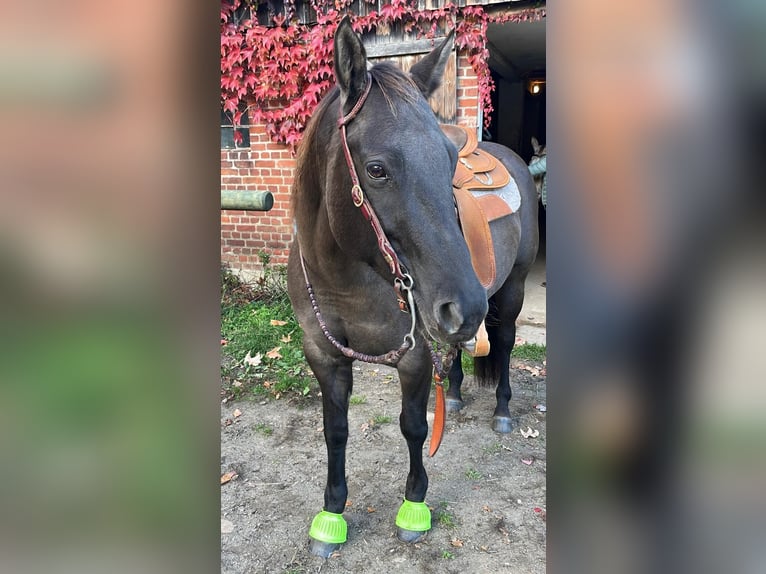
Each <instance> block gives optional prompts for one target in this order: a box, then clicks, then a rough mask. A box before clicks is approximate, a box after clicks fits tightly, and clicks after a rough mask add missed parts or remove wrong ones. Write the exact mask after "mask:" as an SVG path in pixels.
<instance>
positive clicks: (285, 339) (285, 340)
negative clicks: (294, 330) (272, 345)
mask: <svg viewBox="0 0 766 574" xmlns="http://www.w3.org/2000/svg"><path fill="white" fill-rule="evenodd" d="M279 340H280V341H282V342H283V343H289V342H290V341H292V340H293V338H292V335H290V334H289V333H288V334H287V335H285V336H284V337H282V338H281V339H279Z"/></svg>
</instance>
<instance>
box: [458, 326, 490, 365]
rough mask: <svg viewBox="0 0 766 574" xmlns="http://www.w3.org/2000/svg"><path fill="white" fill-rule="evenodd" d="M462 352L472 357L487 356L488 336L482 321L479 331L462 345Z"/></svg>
mask: <svg viewBox="0 0 766 574" xmlns="http://www.w3.org/2000/svg"><path fill="white" fill-rule="evenodd" d="M462 347H463V350H464V351H465V352H466V353H468V354H469V355H471V356H472V357H486V356H487V355H489V335H488V334H487V327H486V326H485V325H484V321H482V322H481V325H479V330H478V331H476V334H475V335H474V336H473V338H472V339H470V340H468V341H466V342H465V343H463V344H462Z"/></svg>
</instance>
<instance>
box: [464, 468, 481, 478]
mask: <svg viewBox="0 0 766 574" xmlns="http://www.w3.org/2000/svg"><path fill="white" fill-rule="evenodd" d="M465 477H466V478H467V479H469V480H481V479H482V478H484V476H483V475H482V474H481V473H480V472H479V471H478V470H476V469H475V468H469V469H468V470H466V471H465Z"/></svg>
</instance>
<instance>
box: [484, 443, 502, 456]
mask: <svg viewBox="0 0 766 574" xmlns="http://www.w3.org/2000/svg"><path fill="white" fill-rule="evenodd" d="M481 450H482V451H484V454H497V453H499V452H500V451H501V450H503V445H501V444H500V443H499V442H494V443H492V444H490V445H487V446H483V447H481Z"/></svg>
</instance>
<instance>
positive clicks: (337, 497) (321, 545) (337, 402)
mask: <svg viewBox="0 0 766 574" xmlns="http://www.w3.org/2000/svg"><path fill="white" fill-rule="evenodd" d="M311 356H312V355H311V354H310V351H309V350H308V349H306V358H307V359H308V362H309V365H310V366H311V369H312V371H314V374H315V375H316V377H317V380H318V381H319V386H320V388H321V389H322V407H323V408H322V410H323V419H324V438H325V445H326V446H327V483H326V486H325V491H324V507H323V509H322V511H321V512H320V513H319V514H317V515H316V516H315V517H314V520H313V521H312V523H311V528H310V529H309V538H310V542H311V544H310V550H311V552H312V554H315V555H317V556H321V557H323V558H327V557H329V556H330V554H332V553H333V552H335V550H337V549H338V548H339V547H340V545H341V544H342V543H344V542H345V541H346V536H347V531H348V528H347V525H346V520H345V519H344V518H343V510H344V508H345V507H346V499H347V497H348V486H347V485H346V443H347V442H348V401H349V397H350V396H351V391H352V385H353V375H352V371H351V361H349V360H348V359H345V358H342V359H329V358H327V357H314V358H313V359H312V358H311Z"/></svg>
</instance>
